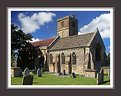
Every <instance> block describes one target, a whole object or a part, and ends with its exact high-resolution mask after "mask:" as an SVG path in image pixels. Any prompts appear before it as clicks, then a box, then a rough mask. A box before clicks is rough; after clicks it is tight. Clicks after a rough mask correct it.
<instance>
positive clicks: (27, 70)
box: [23, 68, 29, 76]
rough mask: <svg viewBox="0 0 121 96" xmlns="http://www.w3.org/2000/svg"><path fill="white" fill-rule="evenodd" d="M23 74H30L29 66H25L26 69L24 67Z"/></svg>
mask: <svg viewBox="0 0 121 96" xmlns="http://www.w3.org/2000/svg"><path fill="white" fill-rule="evenodd" d="M23 75H24V76H25V75H29V69H28V68H25V69H24V73H23Z"/></svg>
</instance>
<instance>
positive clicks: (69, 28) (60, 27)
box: [57, 15, 78, 38]
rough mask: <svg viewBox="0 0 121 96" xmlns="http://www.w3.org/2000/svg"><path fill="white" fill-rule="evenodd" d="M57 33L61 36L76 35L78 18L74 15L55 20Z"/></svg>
mask: <svg viewBox="0 0 121 96" xmlns="http://www.w3.org/2000/svg"><path fill="white" fill-rule="evenodd" d="M57 34H58V35H59V36H60V37H61V38H64V37H68V36H72V35H78V20H77V19H76V17H75V16H74V15H72V16H66V17H63V18H60V19H58V20H57Z"/></svg>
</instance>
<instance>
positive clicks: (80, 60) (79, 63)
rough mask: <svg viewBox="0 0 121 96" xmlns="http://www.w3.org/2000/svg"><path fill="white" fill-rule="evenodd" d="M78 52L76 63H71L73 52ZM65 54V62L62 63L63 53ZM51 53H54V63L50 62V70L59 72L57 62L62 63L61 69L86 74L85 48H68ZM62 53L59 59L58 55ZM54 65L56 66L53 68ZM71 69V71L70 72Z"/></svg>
mask: <svg viewBox="0 0 121 96" xmlns="http://www.w3.org/2000/svg"><path fill="white" fill-rule="evenodd" d="M73 52H74V53H75V54H76V64H71V57H70V56H71V54H72V53H73ZM62 53H64V55H65V64H61V54H62ZM49 54H52V55H53V64H49V71H50V72H57V70H58V69H57V64H60V70H61V72H62V73H63V70H65V72H66V73H67V74H68V73H72V72H75V73H76V74H81V75H83V74H84V48H74V49H67V50H59V51H51V52H49ZM59 54H60V61H58V59H57V56H58V55H59ZM53 67H54V68H53ZM70 71H71V72H70Z"/></svg>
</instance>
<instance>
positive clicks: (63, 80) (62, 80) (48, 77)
mask: <svg viewBox="0 0 121 96" xmlns="http://www.w3.org/2000/svg"><path fill="white" fill-rule="evenodd" d="M33 76H34V79H33V85H97V80H96V78H87V77H84V76H80V75H76V77H77V78H72V77H70V76H65V77H60V76H57V75H53V74H52V73H47V72H44V73H43V76H42V77H37V76H36V75H34V74H33ZM22 78H23V77H12V79H11V84H12V85H21V84H22ZM109 84H110V82H109V80H108V76H107V75H105V76H104V83H103V84H102V85H109Z"/></svg>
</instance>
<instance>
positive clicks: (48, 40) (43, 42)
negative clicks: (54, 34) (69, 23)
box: [32, 38, 55, 47]
mask: <svg viewBox="0 0 121 96" xmlns="http://www.w3.org/2000/svg"><path fill="white" fill-rule="evenodd" d="M54 39H55V38H49V39H46V40H40V41H37V42H33V43H32V45H33V46H35V47H40V46H48V45H49V44H50V43H52V42H53V40H54Z"/></svg>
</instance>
